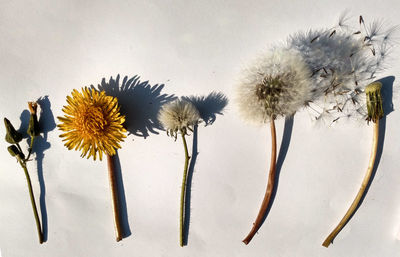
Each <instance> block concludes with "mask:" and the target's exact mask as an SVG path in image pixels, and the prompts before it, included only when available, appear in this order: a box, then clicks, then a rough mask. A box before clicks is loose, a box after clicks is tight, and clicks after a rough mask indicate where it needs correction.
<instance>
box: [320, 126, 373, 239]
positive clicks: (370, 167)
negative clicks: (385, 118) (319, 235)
mask: <svg viewBox="0 0 400 257" xmlns="http://www.w3.org/2000/svg"><path fill="white" fill-rule="evenodd" d="M378 138H379V119H377V120H376V122H375V125H374V136H373V140H372V151H371V156H370V159H369V164H368V169H367V172H366V174H365V176H364V179H363V181H362V184H361V188H360V190H359V191H358V193H357V195H356V198H355V199H354V200H353V203H352V204H351V205H350V208H349V209H348V210H347V212H346V214H345V215H344V217H343V218H342V220H341V221H340V222H339V224H338V225H337V226H336V228H335V229H334V230H333V231H332V232H331V233H330V234H329V236H328V237H327V238H326V239H325V241H324V242H323V243H322V245H323V246H325V247H328V246H329V245H330V244H331V243H332V241H333V239H334V238H335V237H336V236H337V235H338V234H339V232H340V230H342V228H343V227H344V226H345V225H346V223H347V222H348V221H349V219H350V217H351V216H352V215H353V214H354V213H355V211H356V209H357V206H358V204H359V203H360V200H361V198H362V196H363V195H364V192H365V189H366V187H367V185H368V183H369V181H370V179H371V175H372V171H373V169H374V165H375V158H376V153H377V150H378Z"/></svg>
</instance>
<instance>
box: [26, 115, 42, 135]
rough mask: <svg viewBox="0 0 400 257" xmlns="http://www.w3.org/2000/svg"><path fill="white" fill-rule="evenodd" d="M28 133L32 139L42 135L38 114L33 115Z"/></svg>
mask: <svg viewBox="0 0 400 257" xmlns="http://www.w3.org/2000/svg"><path fill="white" fill-rule="evenodd" d="M27 133H28V135H30V136H31V137H36V136H39V134H40V129H39V122H38V119H37V115H36V114H31V117H30V119H29V126H28V131H27Z"/></svg>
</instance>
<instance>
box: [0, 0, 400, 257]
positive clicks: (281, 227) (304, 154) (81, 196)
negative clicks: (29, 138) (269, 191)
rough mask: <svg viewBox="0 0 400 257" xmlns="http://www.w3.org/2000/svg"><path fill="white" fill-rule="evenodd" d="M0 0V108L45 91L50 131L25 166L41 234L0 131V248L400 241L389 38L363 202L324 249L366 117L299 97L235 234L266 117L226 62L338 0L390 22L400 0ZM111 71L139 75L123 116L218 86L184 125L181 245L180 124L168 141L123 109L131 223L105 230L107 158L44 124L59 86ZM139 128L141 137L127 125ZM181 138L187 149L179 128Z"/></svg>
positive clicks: (112, 249) (61, 92) (300, 25)
mask: <svg viewBox="0 0 400 257" xmlns="http://www.w3.org/2000/svg"><path fill="white" fill-rule="evenodd" d="M0 6H1V8H0V34H1V37H0V87H1V89H2V90H1V92H2V93H1V94H0V110H1V115H2V117H3V116H4V117H7V118H8V119H10V120H11V122H13V124H14V125H15V126H16V127H17V128H18V127H19V124H20V116H21V113H22V111H23V110H25V109H27V104H26V102H27V101H32V100H36V99H37V98H39V97H45V96H48V102H45V106H47V107H48V108H47V109H46V118H45V124H46V128H47V129H48V130H49V131H48V133H47V139H46V140H44V139H43V140H42V141H41V142H40V144H41V149H44V151H42V154H43V155H44V156H41V155H40V154H39V156H35V157H38V158H39V159H41V158H42V157H43V158H42V161H40V162H39V167H38V166H37V165H38V164H37V163H38V162H37V161H36V160H34V161H32V162H30V163H29V169H30V174H31V178H32V182H33V187H34V191H35V197H36V200H37V204H38V206H40V203H39V198H40V190H41V188H40V186H39V182H38V178H40V177H38V172H37V171H38V168H39V170H41V171H42V172H39V173H42V176H43V178H41V180H44V185H45V206H46V213H47V228H48V230H47V242H46V243H45V244H43V245H39V243H38V240H37V234H36V228H35V223H34V219H33V214H32V209H31V206H30V203H29V195H28V192H27V186H26V181H25V178H24V174H23V172H22V169H21V168H20V167H19V166H18V165H17V163H16V162H15V160H14V159H12V158H11V157H10V156H9V154H8V153H7V150H6V147H7V144H6V143H5V141H3V140H0V202H1V207H0V228H1V229H0V251H1V254H2V256H3V257H15V256H24V257H25V256H40V257H46V256H57V257H62V256H96V257H99V256H105V257H110V256H113V257H114V256H174V257H176V256H191V257H195V256H230V257H233V256H275V257H276V256H335V257H336V256H398V255H399V252H400V242H399V241H398V240H397V239H396V235H397V233H398V231H399V229H400V194H399V193H400V191H399V190H400V189H399V186H398V185H399V183H400V173H399V172H398V166H399V154H400V150H399V142H400V133H399V129H398V127H397V126H398V124H399V122H400V113H399V112H398V111H397V106H398V104H399V101H398V100H399V99H398V97H397V96H396V91H397V87H398V80H399V76H400V72H399V70H400V65H399V62H398V61H397V60H398V59H399V57H400V56H399V55H400V54H399V53H400V49H395V50H394V51H393V52H392V58H393V60H394V61H392V63H391V64H392V65H391V68H389V69H387V71H386V72H385V73H383V74H381V77H384V76H394V77H395V81H394V85H393V88H394V97H393V103H394V109H395V111H394V112H392V113H390V115H389V116H387V118H386V130H385V141H384V147H383V152H382V156H381V159H380V163H379V168H378V170H377V172H376V175H375V178H374V181H373V182H372V185H371V187H370V189H369V191H368V194H367V196H366V197H365V200H364V202H363V204H362V205H361V207H360V208H359V210H358V211H357V213H356V215H355V216H354V217H353V218H352V219H351V221H350V222H349V223H348V224H347V226H346V227H345V228H344V229H343V230H342V232H341V233H340V234H339V235H338V236H337V238H336V240H335V241H334V244H333V245H331V246H330V247H329V248H328V249H326V248H324V247H322V246H321V244H322V241H323V240H324V239H325V237H326V236H327V235H328V234H329V233H330V231H331V230H332V229H333V228H334V226H336V224H337V223H338V221H339V220H340V218H341V217H342V216H343V215H344V213H345V211H346V210H347V208H348V206H349V205H350V203H351V201H352V200H353V198H354V196H355V194H356V192H357V190H358V189H359V186H360V183H361V180H362V178H363V176H364V173H365V171H366V168H367V163H368V158H369V153H370V147H371V140H372V126H366V125H365V124H360V123H355V122H351V121H348V122H342V123H339V124H337V125H336V126H334V127H326V126H317V125H316V124H315V123H314V122H313V121H312V119H311V118H310V117H309V115H308V113H307V112H306V111H303V112H300V113H298V114H297V115H296V116H295V118H294V123H293V133H292V135H291V140H290V145H289V149H288V152H287V154H286V158H285V160H284V163H283V166H282V169H281V172H280V177H279V184H278V192H277V194H276V198H275V200H274V204H273V206H272V209H271V211H270V213H269V215H268V217H267V219H266V221H265V222H264V224H263V226H262V227H261V229H260V230H259V232H258V234H257V235H256V236H255V237H254V239H253V240H252V242H251V243H250V244H249V245H248V246H246V245H244V244H243V243H242V242H241V240H242V239H243V238H244V237H245V236H246V235H247V233H248V232H249V230H250V228H251V225H252V223H253V222H254V219H255V217H256V214H257V212H258V209H259V206H260V204H261V201H262V197H263V194H264V192H265V187H266V178H267V169H268V167H269V151H270V136H269V130H268V128H267V127H260V128H257V127H253V126H251V125H248V124H245V123H244V122H242V121H241V120H240V118H239V117H238V115H237V109H236V106H235V104H234V101H233V97H234V85H235V83H236V82H237V78H238V74H239V71H240V70H241V68H242V67H243V65H245V64H246V63H248V61H250V60H251V59H252V58H254V57H255V56H256V54H257V53H258V52H260V51H261V50H263V49H266V48H267V47H268V46H271V45H273V44H274V43H276V42H281V41H282V40H284V39H285V38H286V37H287V36H288V35H289V34H290V33H293V32H296V31H298V30H307V29H309V28H318V27H328V26H330V25H331V24H333V23H334V22H335V21H336V20H337V18H338V16H339V15H340V13H341V12H342V11H343V10H345V9H346V8H348V9H350V10H351V13H352V14H354V15H355V16H357V15H360V14H362V15H363V16H364V19H365V20H366V21H372V20H373V19H375V18H376V19H379V18H384V19H385V20H386V21H388V23H390V24H400V18H399V14H398V10H399V9H400V3H399V2H398V1H394V0H393V1H392V0H389V1H384V2H382V1H361V0H356V1H352V2H349V1H310V0H308V1H298V2H295V1H286V0H285V1H6V0H2V1H0ZM118 74H120V76H121V77H120V83H122V80H123V78H124V76H128V78H133V77H134V76H140V81H142V82H145V81H148V84H143V85H142V89H143V90H144V91H143V92H137V94H136V95H135V97H136V101H137V102H138V103H139V104H137V105H136V107H134V108H133V109H132V110H131V113H132V114H133V115H132V116H131V118H130V120H134V121H135V119H136V121H143V120H146V119H148V118H149V117H150V118H151V117H154V115H155V114H154V112H152V110H154V105H156V104H157V103H158V104H159V103H160V102H161V101H162V100H163V99H165V98H168V97H170V96H171V95H175V96H182V95H191V94H198V95H207V94H209V93H210V92H211V91H213V90H215V91H221V92H223V93H224V94H225V95H226V96H227V97H228V98H229V100H230V103H229V104H228V106H227V107H226V109H225V112H224V114H223V115H216V120H215V122H214V123H213V124H212V125H209V126H207V127H204V126H203V125H200V126H199V129H198V145H197V148H198V156H197V159H196V163H195V167H194V174H193V180H192V188H191V190H192V194H191V213H190V217H191V220H190V230H189V241H188V246H186V247H184V248H181V247H179V244H178V228H179V223H178V221H179V219H178V218H179V216H178V215H179V197H180V185H181V179H182V168H183V161H184V155H183V147H182V143H181V141H180V140H179V139H178V140H177V142H174V141H173V140H172V139H171V138H169V137H167V136H166V134H165V132H164V131H160V130H159V129H154V131H153V132H152V131H149V128H151V122H150V123H148V124H147V125H146V124H143V123H142V124H137V126H136V127H134V128H135V129H134V130H133V131H132V132H133V134H132V135H130V136H129V137H128V138H127V139H126V140H125V142H124V143H123V145H122V147H123V148H122V149H121V150H120V151H119V159H120V164H121V170H122V177H123V184H124V193H125V201H126V207H127V208H126V212H127V215H128V222H129V228H130V231H131V235H130V236H129V237H127V238H125V239H124V240H123V241H121V242H119V243H117V242H115V239H114V238H115V237H114V227H113V219H112V211H111V201H110V192H109V187H108V178H107V165H106V162H105V161H103V162H99V161H97V162H94V161H92V160H86V159H82V158H80V157H79V155H80V153H78V152H75V151H67V149H66V148H65V147H64V146H63V143H62V142H61V140H60V138H59V137H58V136H59V134H60V132H59V131H58V130H57V129H54V125H55V124H54V122H58V121H57V119H56V117H57V116H60V115H62V112H61V108H62V106H63V105H64V104H65V97H66V96H67V95H68V94H70V92H71V91H72V89H74V88H80V87H82V86H90V85H95V86H96V85H97V84H100V83H101V81H102V79H103V78H105V81H106V82H108V81H109V79H110V77H111V76H113V78H114V79H115V78H116V76H117V75H118ZM155 85H158V86H160V87H161V88H160V87H154V86H155ZM161 85H164V86H161ZM146 86H147V87H146ZM149 87H150V88H149ZM151 89H153V90H155V89H159V90H160V89H161V91H151ZM149 92H152V93H150V96H149V95H148V93H149ZM146 93H147V97H148V98H146ZM138 95H139V96H140V95H141V96H143V97H139V98H138ZM153 100H154V101H153ZM132 101H133V100H132ZM49 103H50V106H49ZM135 103H136V102H133V103H132V105H130V106H135ZM152 104H153V106H151V105H152ZM49 108H50V109H49ZM135 108H136V109H135ZM152 108H153V109H152ZM49 110H51V112H50V111H49ZM134 110H137V111H136V112H137V113H138V115H139V117H136V116H135V111H134ZM143 113H145V114H143ZM24 115H25V116H24ZM140 115H144V116H140ZM146 115H147V116H146ZM22 119H23V120H24V119H25V120H26V112H25V114H23V115H22ZM283 128H284V120H279V121H277V133H278V146H279V145H280V142H281V138H282V133H283ZM144 132H147V133H148V136H146V138H144V137H143V136H140V135H141V134H143V133H144ZM154 132H157V133H158V134H156V133H154ZM0 137H1V138H4V129H3V128H2V129H0ZM188 141H189V143H190V145H189V148H190V149H191V147H192V138H189V139H188ZM24 144H25V142H24ZM39 175H40V174H39ZM42 189H43V188H42ZM39 210H40V208H39Z"/></svg>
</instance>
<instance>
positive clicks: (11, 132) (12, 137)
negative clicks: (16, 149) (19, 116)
mask: <svg viewBox="0 0 400 257" xmlns="http://www.w3.org/2000/svg"><path fill="white" fill-rule="evenodd" d="M4 125H5V127H6V141H7V142H8V143H10V144H17V143H19V142H21V140H22V134H21V133H19V132H18V131H16V130H15V128H14V126H13V125H12V124H11V122H10V121H9V120H8V119H7V118H4Z"/></svg>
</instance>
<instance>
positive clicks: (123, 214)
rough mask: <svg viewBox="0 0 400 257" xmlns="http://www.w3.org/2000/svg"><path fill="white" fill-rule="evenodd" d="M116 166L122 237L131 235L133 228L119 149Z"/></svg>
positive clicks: (115, 158) (115, 157) (114, 159)
mask: <svg viewBox="0 0 400 257" xmlns="http://www.w3.org/2000/svg"><path fill="white" fill-rule="evenodd" d="M113 161H114V166H115V178H116V180H117V192H118V203H119V207H120V212H119V214H120V220H121V225H122V237H123V238H126V237H128V236H130V235H131V234H132V233H131V228H130V226H129V220H128V211H127V206H126V199H125V189H124V181H123V179H122V172H121V170H122V169H121V162H120V161H119V156H118V151H117V153H116V154H115V156H114V158H113Z"/></svg>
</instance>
